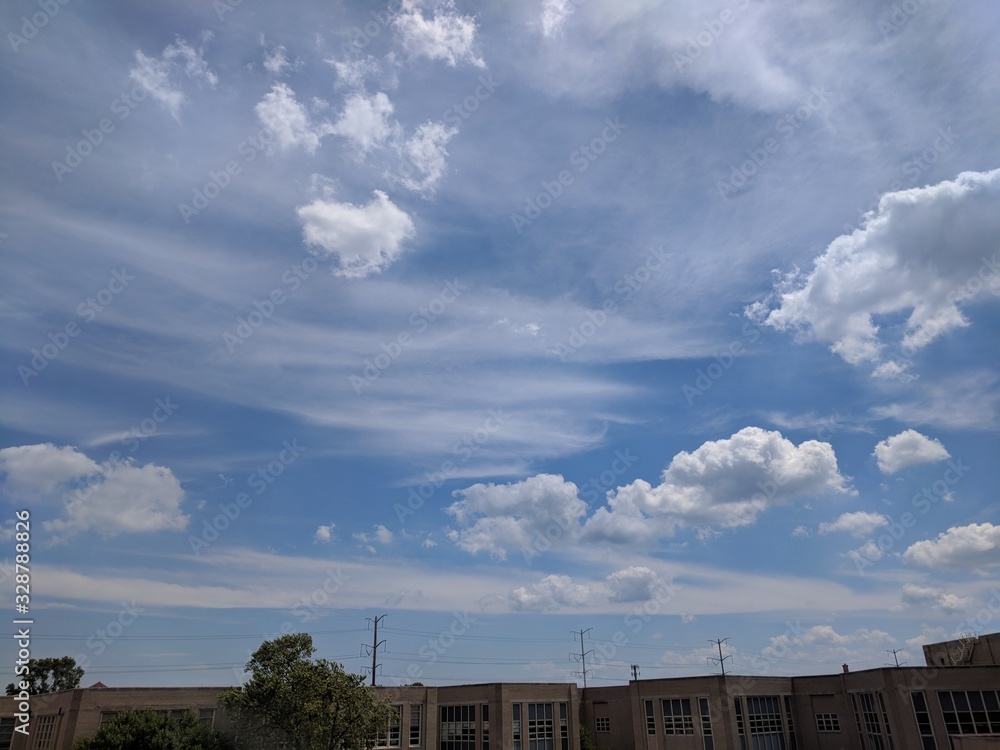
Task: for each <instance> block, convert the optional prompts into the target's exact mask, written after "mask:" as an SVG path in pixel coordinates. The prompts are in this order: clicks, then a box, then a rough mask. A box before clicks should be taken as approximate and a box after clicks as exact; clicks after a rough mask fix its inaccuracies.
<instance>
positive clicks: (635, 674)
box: [632, 664, 639, 680]
mask: <svg viewBox="0 0 1000 750" xmlns="http://www.w3.org/2000/svg"><path fill="white" fill-rule="evenodd" d="M632 679H633V680H638V679H639V665H638V664H633V665H632Z"/></svg>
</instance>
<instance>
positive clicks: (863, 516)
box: [819, 510, 889, 539]
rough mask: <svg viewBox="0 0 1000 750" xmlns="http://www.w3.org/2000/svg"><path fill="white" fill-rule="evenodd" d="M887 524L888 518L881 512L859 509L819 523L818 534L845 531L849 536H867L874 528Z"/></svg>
mask: <svg viewBox="0 0 1000 750" xmlns="http://www.w3.org/2000/svg"><path fill="white" fill-rule="evenodd" d="M888 525H889V519H888V518H886V517H885V516H883V515H882V514H881V513H869V512H867V511H863V510H859V511H856V512H854V513H843V514H841V516H840V517H839V518H838V519H837V520H836V521H829V522H824V523H821V524H820V525H819V533H820V534H837V533H846V534H850V535H851V536H854V537H858V538H859V539H860V538H861V537H865V536H868V535H869V534H871V533H872V532H873V531H875V529H878V528H881V527H883V526H888Z"/></svg>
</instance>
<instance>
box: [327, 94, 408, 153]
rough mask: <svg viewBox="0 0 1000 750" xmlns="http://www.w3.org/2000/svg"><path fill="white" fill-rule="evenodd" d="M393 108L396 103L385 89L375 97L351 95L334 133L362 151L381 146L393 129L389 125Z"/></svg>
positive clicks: (332, 131)
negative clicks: (390, 99)
mask: <svg viewBox="0 0 1000 750" xmlns="http://www.w3.org/2000/svg"><path fill="white" fill-rule="evenodd" d="M392 110H393V106H392V102H391V101H389V97H388V96H386V95H385V94H383V93H382V92H381V91H380V92H378V93H377V94H375V95H374V96H371V97H369V96H366V95H364V94H360V93H357V94H351V95H350V96H348V97H347V99H346V100H345V102H344V110H343V112H341V114H340V119H338V120H337V122H336V123H334V124H333V126H332V127H331V128H330V132H331V133H334V134H336V135H341V136H343V137H344V138H347V139H348V140H349V141H352V142H353V143H354V144H355V145H356V146H357V147H358V148H359V149H360V150H361V153H362V154H365V153H368V152H369V151H371V150H372V148H374V147H375V146H381V145H382V143H383V142H384V141H385V139H386V138H387V137H388V136H389V134H390V133H391V132H392V126H391V125H390V124H389V116H390V115H391V114H392Z"/></svg>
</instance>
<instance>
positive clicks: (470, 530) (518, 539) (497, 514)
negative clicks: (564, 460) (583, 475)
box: [446, 474, 587, 560]
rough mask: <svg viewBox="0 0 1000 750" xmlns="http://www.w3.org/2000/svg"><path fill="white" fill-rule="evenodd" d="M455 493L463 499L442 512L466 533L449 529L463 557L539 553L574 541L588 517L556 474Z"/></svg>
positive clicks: (501, 557) (570, 486)
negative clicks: (549, 547)
mask: <svg viewBox="0 0 1000 750" xmlns="http://www.w3.org/2000/svg"><path fill="white" fill-rule="evenodd" d="M453 494H454V496H455V497H459V498H461V500H459V501H457V502H455V503H453V504H452V505H450V506H449V507H448V508H446V511H447V512H448V513H449V514H450V515H452V516H454V517H455V521H456V522H457V523H458V524H459V526H462V527H464V528H461V529H458V530H453V531H452V532H451V535H450V538H451V540H452V541H453V542H455V543H456V544H457V545H458V546H459V548H461V549H463V550H465V551H466V552H471V553H472V554H478V553H480V552H486V553H488V554H489V555H490V556H491V557H493V558H495V559H498V560H504V559H506V557H507V553H508V552H510V551H512V550H522V551H523V550H529V551H533V552H537V551H543V550H544V549H548V546H549V545H552V544H564V543H566V542H570V541H573V540H574V539H576V538H577V537H578V536H579V531H580V519H582V518H583V516H585V515H586V512H587V504H586V503H585V502H583V500H581V499H580V498H579V497H578V492H577V487H576V485H575V484H573V483H572V482H567V481H566V480H565V479H563V478H562V477H561V476H559V475H557V474H538V475H536V476H533V477H530V478H528V479H525V480H523V481H521V482H513V483H510V484H503V485H496V484H492V483H490V484H474V485H472V486H471V487H467V488H466V489H463V490H456V491H455V492H454V493H453ZM539 547H540V548H541V549H536V548H539Z"/></svg>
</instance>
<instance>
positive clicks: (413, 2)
mask: <svg viewBox="0 0 1000 750" xmlns="http://www.w3.org/2000/svg"><path fill="white" fill-rule="evenodd" d="M422 5H424V3H423V2H421V0H403V4H402V7H401V8H400V10H399V13H397V14H396V15H395V17H394V18H393V20H392V24H393V26H395V28H396V30H397V31H398V32H399V34H400V37H401V38H402V42H403V49H404V50H405V51H406V52H407V53H408V54H409V55H410V56H411V57H415V58H417V57H426V58H428V59H430V60H443V61H444V62H446V63H448V65H450V66H452V67H455V66H456V65H457V64H458V63H460V62H468V63H471V64H472V65H475V66H477V67H480V68H483V67H485V66H486V64H485V63H484V62H483V61H482V60H481V59H480V58H479V57H478V55H477V54H476V52H475V46H476V31H477V26H476V20H475V19H474V18H472V17H471V16H462V15H459V14H458V13H456V12H455V3H454V0H445V2H441V3H439V4H438V7H437V8H436V9H435V10H434V15H433V17H431V18H427V17H426V16H424V14H423V11H422V10H421V6H422Z"/></svg>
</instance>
